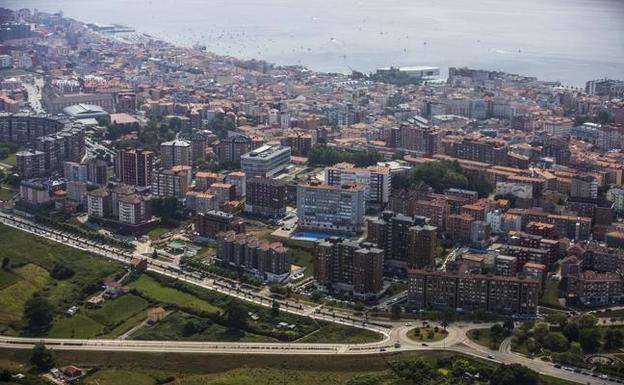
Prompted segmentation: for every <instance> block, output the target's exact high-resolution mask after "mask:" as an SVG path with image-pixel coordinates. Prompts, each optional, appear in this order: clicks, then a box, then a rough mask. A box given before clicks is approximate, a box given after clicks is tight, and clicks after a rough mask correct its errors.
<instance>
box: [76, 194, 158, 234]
mask: <svg viewBox="0 0 624 385" xmlns="http://www.w3.org/2000/svg"><path fill="white" fill-rule="evenodd" d="M87 214H88V215H89V220H91V221H93V222H96V223H101V224H104V225H106V226H110V227H112V228H115V229H118V230H119V231H120V232H121V233H125V234H128V233H133V234H134V233H144V232H146V231H148V230H149V229H150V228H151V227H152V226H154V225H155V224H156V223H157V219H155V218H153V217H152V202H151V199H150V197H149V196H144V195H141V194H139V193H137V191H136V189H135V188H134V187H133V186H129V185H119V186H117V187H114V188H100V189H97V190H93V191H89V192H88V193H87Z"/></svg>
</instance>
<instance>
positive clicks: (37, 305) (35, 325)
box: [24, 295, 54, 334]
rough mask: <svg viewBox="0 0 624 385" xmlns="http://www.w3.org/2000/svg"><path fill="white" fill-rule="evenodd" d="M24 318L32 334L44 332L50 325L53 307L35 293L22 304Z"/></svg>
mask: <svg viewBox="0 0 624 385" xmlns="http://www.w3.org/2000/svg"><path fill="white" fill-rule="evenodd" d="M24 319H25V321H26V324H27V325H28V331H30V332H31V333H33V334H40V333H44V332H46V331H47V330H48V329H50V326H52V320H53V319H54V307H53V306H52V304H51V303H50V302H49V301H48V300H47V299H46V298H44V297H42V296H40V295H35V296H34V297H32V298H31V299H29V300H28V301H26V304H25V306H24Z"/></svg>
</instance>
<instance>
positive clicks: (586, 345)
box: [579, 328, 601, 353]
mask: <svg viewBox="0 0 624 385" xmlns="http://www.w3.org/2000/svg"><path fill="white" fill-rule="evenodd" d="M600 337H601V335H600V330H598V329H597V328H591V329H581V332H580V333H579V343H580V344H581V347H582V348H583V351H584V352H585V353H593V352H595V351H596V350H597V349H598V348H599V347H600Z"/></svg>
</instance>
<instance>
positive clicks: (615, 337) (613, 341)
mask: <svg viewBox="0 0 624 385" xmlns="http://www.w3.org/2000/svg"><path fill="white" fill-rule="evenodd" d="M623 339H624V334H622V331H621V330H619V329H612V328H607V330H606V331H605V335H604V347H605V349H607V350H616V349H619V348H621V347H622V345H623V344H622V342H623V341H622V340H623Z"/></svg>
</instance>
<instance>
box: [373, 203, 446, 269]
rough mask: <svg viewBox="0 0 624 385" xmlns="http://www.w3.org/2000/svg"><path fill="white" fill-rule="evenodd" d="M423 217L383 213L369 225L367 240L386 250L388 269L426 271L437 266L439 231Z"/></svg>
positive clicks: (385, 258) (385, 261) (390, 212)
mask: <svg viewBox="0 0 624 385" xmlns="http://www.w3.org/2000/svg"><path fill="white" fill-rule="evenodd" d="M428 222H429V221H428V219H427V218H424V217H416V218H414V217H408V216H406V215H403V214H395V213H393V212H392V211H384V212H383V213H382V214H381V216H380V217H379V218H377V219H369V220H368V223H367V241H368V242H371V243H374V244H376V245H377V247H379V248H380V249H382V250H384V263H385V265H386V267H396V268H401V269H405V268H408V267H409V268H424V267H427V266H431V265H433V264H434V258H435V254H436V247H437V228H436V227H434V226H430V225H429V224H428Z"/></svg>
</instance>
